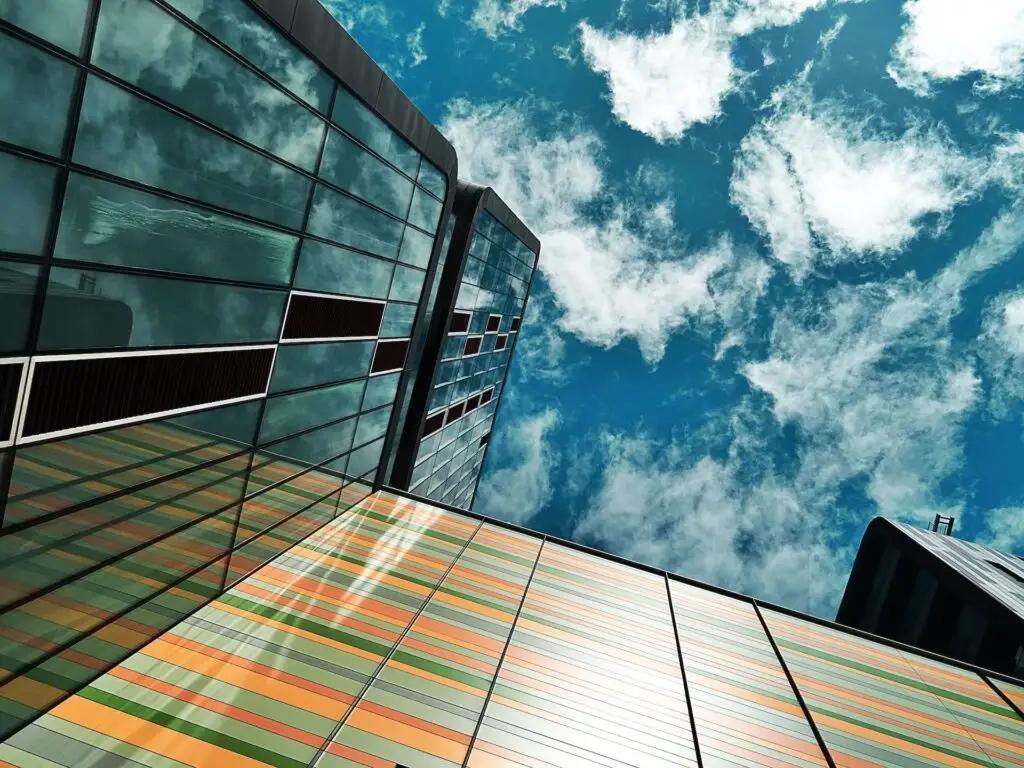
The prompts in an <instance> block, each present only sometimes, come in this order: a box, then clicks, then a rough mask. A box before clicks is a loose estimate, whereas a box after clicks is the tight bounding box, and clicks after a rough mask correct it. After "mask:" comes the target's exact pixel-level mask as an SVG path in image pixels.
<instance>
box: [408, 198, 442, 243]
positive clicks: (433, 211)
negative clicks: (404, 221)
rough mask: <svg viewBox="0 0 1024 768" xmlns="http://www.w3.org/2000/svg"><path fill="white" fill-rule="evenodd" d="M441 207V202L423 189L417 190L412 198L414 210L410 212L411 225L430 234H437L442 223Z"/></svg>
mask: <svg viewBox="0 0 1024 768" xmlns="http://www.w3.org/2000/svg"><path fill="white" fill-rule="evenodd" d="M441 207H442V206H441V203H440V201H438V200H435V199H434V198H432V197H431V196H430V195H428V194H427V193H426V192H424V191H423V190H422V189H417V190H416V194H415V195H413V198H412V208H411V209H410V210H409V223H410V224H415V225H416V226H417V227H420V228H421V229H425V230H427V231H428V232H430V233H436V232H437V225H438V224H440V223H441Z"/></svg>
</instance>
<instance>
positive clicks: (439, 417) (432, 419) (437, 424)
mask: <svg viewBox="0 0 1024 768" xmlns="http://www.w3.org/2000/svg"><path fill="white" fill-rule="evenodd" d="M444 414H445V412H444V411H438V412H437V413H435V414H434V415H433V416H428V417H427V420H426V421H425V422H424V423H423V436H424V437H430V436H431V435H432V434H434V433H435V432H437V431H438V430H439V429H440V428H441V427H443V426H444Z"/></svg>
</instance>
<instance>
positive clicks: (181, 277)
mask: <svg viewBox="0 0 1024 768" xmlns="http://www.w3.org/2000/svg"><path fill="white" fill-rule="evenodd" d="M53 266H55V267H64V268H73V269H84V270H88V271H90V272H111V273H116V274H119V275H138V276H139V277H152V278H157V279H161V280H164V279H166V280H176V281H178V282H182V283H204V284H206V285H224V286H228V287H232V288H258V289H260V290H264V291H267V290H270V291H278V292H279V293H288V289H289V286H288V284H287V283H257V282H252V281H251V280H236V279H234V278H230V277H209V276H208V275H197V274H194V273H189V272H174V271H172V270H168V269H157V268H154V267H136V266H133V265H131V264H108V263H106V262H100V261H85V260H83V259H62V258H61V257H59V256H56V255H55V256H54V257H53Z"/></svg>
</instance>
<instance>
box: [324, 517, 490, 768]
mask: <svg viewBox="0 0 1024 768" xmlns="http://www.w3.org/2000/svg"><path fill="white" fill-rule="evenodd" d="M483 525H484V524H483V521H482V520H480V521H477V526H476V528H474V529H473V533H472V534H470V535H469V536H468V537H466V542H465V543H464V544H463V545H462V548H461V549H460V550H459V552H458V554H456V555H455V557H453V558H452V561H451V562H450V563H449V564H448V567H447V568H446V569H445V571H444V573H443V574H441V577H440V578H439V579H438V580H437V584H435V585H434V587H433V588H432V589H431V590H430V594H429V595H427V597H426V598H425V599H424V600H423V602H422V603H421V604H420V607H419V608H417V609H416V612H415V613H414V614H413V617H412V618H411V619H409V623H408V624H406V625H405V628H404V629H403V630H402V633H401V634H400V635H399V636H398V639H397V640H395V642H394V643H393V644H392V646H391V648H390V649H389V650H388V652H387V653H386V654H385V655H384V658H382V659H381V660H380V663H379V664H377V668H376V669H375V670H374V671H373V674H372V675H369V676H368V677H367V678H366V682H365V683H363V687H362V689H361V690H360V691H359V693H358V694H357V695H356V696H355V697H353V699H352V703H351V704H349V707H348V709H347V710H345V714H344V715H342V717H341V719H340V720H339V721H338V722H337V724H336V725H335V726H334V727H333V728H332V729H331V732H330V733H329V734H328V735H327V737H326V738H325V739H324V741H323V743H322V744H321V745H320V747H319V748H318V749H317V751H316V752H315V753H314V755H313V757H311V758H310V760H309V763H308V764H307V768H314V767H315V766H316V764H317V761H318V760H319V759H320V757H321V756H322V755H324V754H325V753H326V752H327V749H328V748H329V747H330V746H331V744H333V743H334V739H335V738H336V737H337V736H338V734H339V733H340V732H341V729H342V728H344V727H345V723H346V721H347V720H348V718H349V715H351V714H352V713H353V712H355V710H356V708H357V707H358V706H359V704H360V703H361V702H362V700H363V697H364V696H365V695H366V692H367V691H369V690H370V686H372V685H373V683H374V681H376V679H377V676H378V675H379V674H380V673H381V671H382V670H383V669H384V667H385V666H386V665H387V663H388V662H389V661H391V658H392V657H393V656H394V655H395V651H397V650H398V647H399V646H400V645H401V644H402V641H403V640H405V638H406V636H407V635H408V634H409V632H410V631H411V630H412V628H413V625H414V624H416V622H417V621H419V618H420V616H421V615H422V614H423V611H424V610H426V607H427V606H428V605H430V601H431V600H433V599H434V595H436V594H437V592H438V590H439V589H440V588H441V585H442V584H444V581H445V579H447V578H448V574H449V573H451V572H452V569H453V568H454V567H455V564H456V563H458V562H459V560H460V559H462V555H463V554H464V553H465V551H466V549H468V548H469V545H470V544H471V543H472V541H473V539H475V538H476V535H477V533H478V532H479V531H480V529H481V528H482V527H483Z"/></svg>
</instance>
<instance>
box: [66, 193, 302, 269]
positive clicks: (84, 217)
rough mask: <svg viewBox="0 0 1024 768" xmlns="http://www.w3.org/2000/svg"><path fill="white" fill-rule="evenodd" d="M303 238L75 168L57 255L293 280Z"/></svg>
mask: <svg viewBox="0 0 1024 768" xmlns="http://www.w3.org/2000/svg"><path fill="white" fill-rule="evenodd" d="M298 244H299V239H298V237H297V236H296V235H289V234H286V233H284V232H279V231H277V230H273V229H268V228H266V227H261V226H259V225H257V224H251V223H249V222H247V221H243V220H241V219H235V218H233V217H231V216H226V215H223V214H219V213H213V212H210V211H204V210H202V209H201V208H197V207H196V206H192V205H188V204H186V203H179V202H177V201H175V200H169V199H167V198H163V197H159V196H157V195H151V194H149V193H147V192H140V191H138V190H135V189H129V188H128V187H122V186H120V185H118V184H113V183H111V182H108V181H100V180H99V179H93V178H90V177H88V176H80V175H78V174H76V173H72V174H71V176H70V178H69V179H68V188H67V193H66V195H65V197H64V209H63V211H62V213H61V224H60V231H59V233H58V235H57V247H56V252H55V254H54V255H55V256H56V257H57V258H59V259H75V260H76V261H93V262H96V263H99V264H122V265H125V266H132V267H143V268H146V269H160V270H166V271H168V272H182V273H185V274H190V275H204V276H206V277H220V278H226V279H230V280H242V281H248V282H258V283H271V284H275V285H286V284H287V283H288V282H289V281H290V280H291V276H292V265H293V263H294V261H295V255H296V252H297V250H298Z"/></svg>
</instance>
